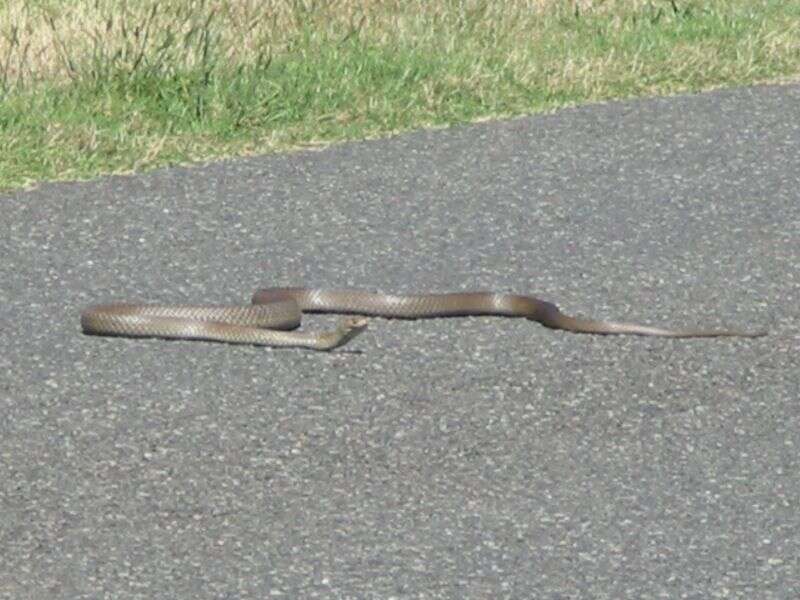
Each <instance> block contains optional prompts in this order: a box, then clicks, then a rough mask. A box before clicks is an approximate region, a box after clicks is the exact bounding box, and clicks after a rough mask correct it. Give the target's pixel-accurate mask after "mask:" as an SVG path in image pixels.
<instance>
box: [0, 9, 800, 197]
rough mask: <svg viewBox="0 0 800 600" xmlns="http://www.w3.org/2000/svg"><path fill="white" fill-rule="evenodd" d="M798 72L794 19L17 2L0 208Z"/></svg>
mask: <svg viewBox="0 0 800 600" xmlns="http://www.w3.org/2000/svg"><path fill="white" fill-rule="evenodd" d="M798 73H800V3H796V2H786V1H785V0H702V1H701V0H526V1H523V0H507V1H505V2H492V1H490V0H440V1H438V2H428V1H427V0H393V1H392V0H338V1H330V0H329V1H322V0H236V1H233V0H228V1H224V0H217V1H212V0H128V1H127V2H125V1H120V0H113V1H112V0H74V1H73V2H70V3H65V2H61V1H57V0H7V1H6V2H4V3H2V4H0V136H2V141H3V146H4V148H3V153H2V155H0V189H12V188H16V187H21V186H26V185H30V184H32V183H34V182H36V181H41V180H55V179H82V178H89V177H95V176H97V175H99V174H102V173H112V172H113V173H120V172H130V171H136V170H142V169H148V168H152V167H157V166H163V165H169V164H177V163H187V162H192V161H201V160H206V159H210V158H217V157H223V156H231V155H242V154H252V153H264V152H271V151H277V150H285V149H289V148H296V147H301V146H307V145H318V144H327V143H331V142H335V141H338V140H344V139H357V138H368V137H376V136H385V135H389V134H392V133H395V132H399V131H405V130H409V129H413V128H419V127H431V126H441V125H450V124H454V123H462V122H469V121H475V120H483V119H487V118H495V117H504V116H511V115H518V114H529V113H535V112H540V111H546V110H552V109H554V108H557V107H560V106H564V105H569V104H577V103H583V102H590V101H598V100H604V99H609V98H623V97H631V96H642V95H657V94H658V95H660V94H673V93H677V92H683V91H697V90H702V89H708V88H712V87H719V86H732V85H742V84H751V83H755V82H764V81H771V80H775V79H779V78H792V77H796V76H797V75H798Z"/></svg>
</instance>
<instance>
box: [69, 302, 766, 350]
mask: <svg viewBox="0 0 800 600" xmlns="http://www.w3.org/2000/svg"><path fill="white" fill-rule="evenodd" d="M303 312H309V313H342V314H349V315H360V316H359V317H350V318H347V319H344V320H343V321H341V322H340V323H339V325H338V326H337V327H336V329H335V330H334V331H330V332H297V331H286V330H289V329H294V328H296V327H298V326H299V325H300V318H301V313H303ZM468 315H469V316H481V315H483V316H486V315H491V316H504V317H520V318H526V319H530V320H533V321H538V322H539V323H541V324H542V325H544V326H545V327H549V328H551V329H562V330H565V331H571V332H574V333H594V334H601V335H611V334H629V335H644V336H662V337H674V338H702V337H759V336H762V335H766V332H763V331H758V332H747V331H739V330H718V329H702V328H696V329H664V328H660V327H650V326H647V325H638V324H635V323H619V322H616V321H600V320H595V319H584V318H578V317H570V316H568V315H565V314H564V313H562V312H561V311H560V310H559V309H558V307H557V306H556V305H554V304H551V303H550V302H546V301H544V300H540V299H539V298H536V297H534V296H523V295H518V294H504V293H496V292H458V293H450V294H407V295H391V294H382V293H373V292H365V291H361V290H322V289H312V288H300V287H294V288H286V287H282V288H265V289H261V290H258V291H257V292H256V293H255V294H254V295H253V299H252V305H251V306H190V305H147V304H106V305H99V306H93V307H90V308H88V309H87V310H85V311H84V312H83V313H82V314H81V325H82V327H83V331H84V332H85V333H89V334H95V335H121V336H132V337H162V338H179V339H201V340H211V341H220V342H229V343H238V344H257V345H268V346H299V347H304V348H312V349H315V350H331V349H333V348H336V347H338V346H341V345H343V344H345V343H347V342H348V341H350V340H351V339H353V338H354V337H356V336H357V335H358V334H360V333H361V332H362V331H364V329H366V326H367V321H366V319H364V318H363V317H364V316H376V317H385V318H398V319H425V318H435V317H456V316H468Z"/></svg>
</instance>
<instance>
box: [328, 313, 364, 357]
mask: <svg viewBox="0 0 800 600" xmlns="http://www.w3.org/2000/svg"><path fill="white" fill-rule="evenodd" d="M367 323H368V320H367V319H366V318H365V317H347V318H345V319H342V320H341V321H339V324H338V325H337V326H336V337H335V339H334V341H333V344H332V345H331V346H330V347H329V348H326V349H327V350H332V349H333V348H338V347H339V346H343V345H344V344H346V343H347V342H349V341H350V340H352V339H353V338H354V337H356V336H357V335H359V334H360V333H361V332H362V331H364V330H365V329H366V328H367Z"/></svg>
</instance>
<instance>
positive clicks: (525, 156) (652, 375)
mask: <svg viewBox="0 0 800 600" xmlns="http://www.w3.org/2000/svg"><path fill="white" fill-rule="evenodd" d="M0 210H1V211H2V212H1V213H0V215H1V216H0V256H2V261H0V347H1V348H2V354H0V372H2V378H1V379H0V417H1V419H0V461H1V463H0V510H1V511H2V514H0V517H1V518H0V596H2V597H3V598H14V599H25V598H113V599H126V598H148V599H151V598H201V599H203V598H218V599H222V598H268V597H284V598H382V599H383V598H398V599H400V598H547V599H572V598H608V599H617V598H638V599H642V598H670V599H674V598H697V599H707V598H747V599H753V598H759V599H764V598H796V597H797V594H798V593H799V592H798V589H799V588H800V455H799V452H800V352H798V350H800V309H799V308H798V307H799V306H800V275H798V273H799V272H800V271H798V260H800V87H799V86H796V85H795V86H783V87H778V86H776V87H758V88H750V89H738V90H731V91H721V92H715V93H709V94H703V95H697V96H682V97H675V98H668V99H654V100H645V101H632V102H622V103H612V104H607V105H596V106H589V107H584V108H579V109H570V110H564V111H561V112H558V113H556V114H553V115H548V116H539V117H534V118H525V119H516V120H510V121H505V122H500V123H483V124H478V125H474V126H469V127H458V128H454V129H448V130H437V131H425V132H419V133H413V134H410V135H403V136H399V137H395V138H393V139H387V140H381V141H369V142H364V143H353V144H343V145H339V146H336V147H333V148H329V149H327V150H324V151H307V152H305V151H304V152H299V153H294V154H288V155H283V156H271V157H256V158H248V159H243V160H232V161H227V162H221V163H216V164H211V165H207V166H199V167H195V168H176V169H167V170H161V171H157V172H152V173H148V174H144V175H135V176H119V177H109V178H104V179H102V180H99V181H93V182H82V183H63V184H47V185H42V186H41V187H39V188H38V189H35V190H32V191H26V192H19V193H15V194H11V195H8V194H7V195H5V196H2V197H0ZM291 284H305V285H318V286H332V287H333V286H335V287H345V286H358V287H365V288H369V289H378V290H384V291H415V290H431V291H446V290H462V289H498V290H508V291H516V292H521V293H536V294H538V295H540V296H541V297H543V298H546V299H548V300H551V301H553V302H555V303H556V304H558V305H559V306H560V307H561V308H562V310H564V311H565V312H567V313H571V314H582V315H588V316H596V317H603V318H614V319H626V320H634V321H640V322H646V323H652V324H663V325H686V326H690V325H701V324H702V325H706V324H707V325H714V326H725V325H727V326H738V325H747V326H752V327H755V328H761V327H765V328H767V329H768V330H769V331H770V335H769V336H768V337H766V338H762V339H757V340H734V339H716V340H669V339H653V338H635V337H596V336H587V335H575V334H569V333H563V332H556V331H551V330H548V329H545V328H543V327H541V326H539V325H537V324H536V323H532V322H528V321H522V320H510V319H496V318H469V319H445V320H437V321H420V322H403V321H388V320H379V319H374V320H372V321H371V322H370V328H369V330H368V331H367V332H366V333H365V334H364V335H362V336H361V337H359V338H358V339H357V340H355V341H354V342H353V344H352V345H351V346H349V347H347V348H343V349H342V350H341V351H336V352H333V353H315V352H312V351H303V350H273V349H267V348H256V347H237V346H229V345H223V344H212V343H199V342H167V341H162V340H129V339H107V338H97V337H87V336H83V335H82V334H81V333H80V330H79V322H78V314H79V312H80V310H81V309H82V308H83V307H84V306H86V305H87V304H91V303H96V302H104V301H111V300H143V301H161V302H198V301H205V302H213V303H220V302H224V303H240V302H247V301H248V300H249V298H250V295H251V293H252V292H253V290H254V289H256V288H257V287H259V286H263V285H291ZM335 320H336V319H335V318H333V317H328V316H317V317H313V316H312V317H311V318H310V319H309V320H308V321H307V326H308V327H309V328H310V327H324V326H327V325H329V324H330V323H332V322H333V321H335Z"/></svg>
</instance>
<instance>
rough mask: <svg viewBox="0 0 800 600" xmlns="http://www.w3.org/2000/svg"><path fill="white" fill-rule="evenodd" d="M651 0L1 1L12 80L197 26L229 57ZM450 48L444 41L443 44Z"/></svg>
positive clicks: (68, 70) (130, 50) (512, 29)
mask: <svg viewBox="0 0 800 600" xmlns="http://www.w3.org/2000/svg"><path fill="white" fill-rule="evenodd" d="M650 3H651V2H650V0H507V1H505V2H487V1H486V0H463V1H455V2H454V1H449V2H430V1H428V0H338V1H337V0H333V1H329V2H322V1H315V0H265V1H263V0H166V1H165V0H138V1H137V0H133V1H123V2H120V1H119V0H75V1H73V2H69V3H67V2H62V1H60V0H8V1H7V2H5V3H3V5H2V6H1V7H0V57H2V60H3V61H4V64H3V65H0V66H3V67H4V72H5V76H6V79H7V82H8V83H9V84H12V85H15V84H23V85H25V84H29V83H34V82H39V81H44V80H65V79H68V78H69V77H70V76H72V75H73V74H74V71H75V70H76V69H77V63H80V62H81V61H85V60H89V59H91V57H92V56H93V55H95V53H98V52H99V53H102V54H104V55H106V56H109V55H114V54H115V53H118V54H119V60H121V61H125V60H127V61H129V62H133V61H135V60H137V57H139V56H141V55H148V54H151V53H153V52H154V51H155V49H156V48H158V47H159V46H160V45H163V44H164V43H165V40H166V38H167V37H168V36H175V37H176V38H178V39H186V38H191V37H192V35H195V36H196V35H199V34H200V33H201V32H202V31H203V29H204V27H206V26H207V25H212V24H213V33H214V35H217V36H219V38H218V45H219V46H220V47H223V48H225V49H226V51H225V54H226V56H225V58H226V60H227V61H229V63H230V64H231V65H234V66H235V65H239V64H243V63H247V62H248V61H251V60H252V58H253V56H254V55H257V54H259V53H262V54H265V55H269V56H276V55H280V54H281V53H282V52H285V51H287V49H290V48H291V47H292V45H293V43H294V41H295V40H296V39H297V36H298V35H300V34H301V33H303V32H310V35H313V36H321V37H329V38H336V37H338V38H344V37H346V36H348V35H352V34H353V33H355V32H358V35H359V36H361V37H362V38H363V39H366V40H370V41H374V42H377V43H384V44H385V43H391V41H392V40H395V39H403V38H409V37H412V36H422V37H426V36H432V35H435V36H440V37H441V39H442V41H443V42H444V43H445V44H446V43H447V42H448V40H450V41H451V42H452V41H453V40H455V39H456V38H455V37H454V36H453V35H452V33H454V31H455V30H458V29H459V28H463V27H469V26H471V23H472V19H471V17H472V16H473V15H475V14H479V15H480V19H481V23H482V26H483V27H485V28H486V29H487V31H494V32H496V33H497V35H502V36H506V37H507V36H510V35H511V36H513V35H519V36H520V37H521V39H520V41H521V42H523V41H524V38H528V37H529V36H531V35H536V31H537V28H536V25H537V21H538V20H539V19H541V17H542V16H543V15H552V14H562V13H563V14H575V13H576V12H577V13H578V14H583V15H585V14H606V13H611V14H623V13H626V12H631V11H636V10H640V9H641V8H642V7H644V6H646V5H648V4H650ZM201 48H202V46H200V45H198V44H191V43H188V44H187V48H186V52H185V54H184V55H183V56H182V57H181V58H182V60H183V66H187V67H191V66H192V65H194V64H196V63H197V62H199V61H200V60H201V56H200V52H201ZM445 49H446V45H445Z"/></svg>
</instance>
